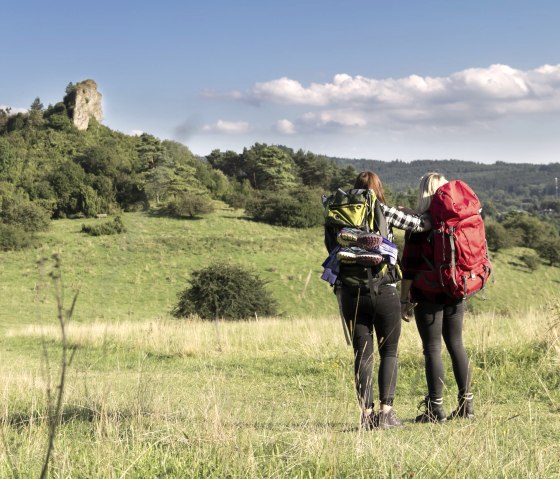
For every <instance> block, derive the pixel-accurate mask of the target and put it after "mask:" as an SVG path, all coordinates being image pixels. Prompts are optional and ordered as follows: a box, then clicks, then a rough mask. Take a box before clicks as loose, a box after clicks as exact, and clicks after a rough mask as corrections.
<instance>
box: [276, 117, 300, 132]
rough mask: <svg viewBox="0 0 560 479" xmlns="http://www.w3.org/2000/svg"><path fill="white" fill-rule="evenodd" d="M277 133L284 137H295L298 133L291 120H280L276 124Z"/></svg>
mask: <svg viewBox="0 0 560 479" xmlns="http://www.w3.org/2000/svg"><path fill="white" fill-rule="evenodd" d="M276 131H277V132H278V133H282V134H283V135H293V134H294V133H295V132H296V127H295V125H294V124H293V123H292V122H291V121H290V120H286V119H284V120H278V121H277V122H276Z"/></svg>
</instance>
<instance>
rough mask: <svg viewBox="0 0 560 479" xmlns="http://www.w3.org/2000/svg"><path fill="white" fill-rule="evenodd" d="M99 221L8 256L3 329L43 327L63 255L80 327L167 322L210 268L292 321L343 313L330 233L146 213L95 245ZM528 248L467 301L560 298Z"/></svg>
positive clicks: (229, 216)
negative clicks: (49, 260) (230, 270)
mask: <svg viewBox="0 0 560 479" xmlns="http://www.w3.org/2000/svg"><path fill="white" fill-rule="evenodd" d="M97 221H99V220H94V219H91V220H85V221H84V220H60V221H56V222H53V227H52V229H51V231H49V232H48V233H45V234H43V236H42V237H41V241H42V246H41V247H40V248H38V249H35V250H31V251H19V252H8V253H2V255H1V256H2V261H0V275H1V277H2V281H1V283H0V328H2V327H5V326H7V325H11V324H18V323H21V322H23V323H28V322H32V321H36V320H37V318H38V317H40V316H43V315H44V314H48V313H49V311H51V310H50V309H49V308H51V307H52V301H53V300H52V297H51V296H50V295H48V294H43V297H44V302H43V303H41V302H38V301H37V298H36V296H37V294H36V286H37V284H38V281H39V276H38V272H37V267H36V261H37V260H38V259H39V258H41V257H44V256H47V257H48V256H50V255H52V254H53V253H58V254H60V256H61V258H62V264H63V274H64V283H65V286H66V291H67V294H68V295H70V294H71V293H73V292H75V291H78V290H79V295H80V299H79V301H80V307H79V309H78V311H77V313H76V318H75V320H76V321H79V322H81V321H85V322H89V321H94V320H110V321H124V320H138V321H140V320H146V319H155V318H166V317H169V311H170V310H171V308H172V307H173V306H174V305H175V303H176V301H177V294H178V293H179V292H180V291H181V290H183V289H184V288H185V287H187V280H188V279H189V278H190V274H191V272H192V271H194V270H197V269H200V268H203V267H205V266H208V265H209V264H211V263H214V262H216V263H218V264H219V263H225V262H229V263H233V264H236V265H240V266H242V267H246V268H249V269H252V270H253V271H255V272H257V273H258V274H259V276H261V277H262V278H263V280H265V281H267V282H268V284H267V288H269V289H270V291H271V292H272V294H273V295H274V297H275V298H276V299H277V300H278V303H279V307H280V314H281V315H282V316H284V317H298V316H300V315H302V314H303V315H311V316H316V317H323V316H325V315H330V314H336V301H335V300H334V296H333V294H332V291H331V289H330V287H329V286H328V284H327V283H326V282H325V281H322V280H321V279H320V275H321V273H322V268H321V263H322V262H323V260H324V259H325V256H326V254H325V249H324V246H323V236H322V230H321V229H320V228H312V229H308V230H299V229H289V228H281V227H275V226H269V225H265V224H259V223H254V222H251V221H248V220H245V219H243V218H242V215H241V213H240V212H239V211H233V210H230V209H220V210H218V211H217V212H216V213H214V214H212V215H209V216H208V217H207V218H205V219H202V220H192V221H185V220H174V219H167V218H160V217H152V216H148V215H145V214H142V213H131V214H125V215H123V221H124V223H125V226H126V227H127V232H126V233H125V234H122V235H114V236H100V237H90V236H87V235H85V234H83V233H81V232H80V230H81V227H82V224H84V223H85V224H86V225H93V224H95V223H96V222H97ZM524 253H525V251H524V250H523V249H521V248H518V249H513V250H507V251H505V252H500V253H497V254H496V255H495V257H494V258H493V265H494V274H493V278H492V282H491V283H490V284H489V285H488V287H487V288H486V289H485V290H484V291H483V292H482V293H479V294H478V295H477V296H475V297H474V298H472V299H471V300H469V303H468V305H469V308H470V310H471V311H473V312H486V311H487V312H491V311H495V312H497V313H498V314H502V315H508V314H510V313H512V312H519V311H523V310H527V309H528V308H530V307H531V306H533V305H548V304H550V303H551V301H553V300H554V299H555V298H556V297H557V296H558V293H557V291H558V285H559V284H560V268H551V267H547V266H545V265H544V264H541V265H540V266H539V268H538V269H537V271H536V272H531V271H529V270H528V269H527V268H526V267H524V266H523V265H522V262H521V260H520V258H521V257H522V255H523V254H524Z"/></svg>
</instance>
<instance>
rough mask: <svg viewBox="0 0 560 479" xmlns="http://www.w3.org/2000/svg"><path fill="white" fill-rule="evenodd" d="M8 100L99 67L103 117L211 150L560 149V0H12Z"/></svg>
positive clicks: (4, 56) (50, 92) (29, 96)
mask: <svg viewBox="0 0 560 479" xmlns="http://www.w3.org/2000/svg"><path fill="white" fill-rule="evenodd" d="M0 11H1V12H2V14H1V18H2V37H3V44H4V47H3V48H2V52H1V53H0V59H1V65H2V69H1V71H2V73H1V74H0V107H6V106H10V107H12V108H13V111H18V109H25V108H28V107H29V105H30V104H31V102H32V101H33V100H34V98H35V97H37V96H38V97H40V98H41V100H42V102H43V103H44V104H45V105H47V104H49V103H52V104H54V103H56V102H57V101H60V100H61V99H62V97H63V95H64V90H65V88H66V85H67V84H68V83H69V82H74V83H76V82H78V81H81V80H85V79H88V78H91V79H94V80H95V81H96V82H97V84H98V88H99V91H100V92H101V93H102V95H103V109H104V121H103V123H104V124H105V125H107V126H108V127H110V128H112V129H116V130H119V131H122V132H124V133H128V134H132V133H137V132H148V133H151V134H154V135H156V136H158V137H160V138H162V139H164V138H165V139H173V140H177V141H180V142H182V143H184V144H185V145H187V146H188V147H189V148H190V149H191V150H192V151H193V152H194V153H196V154H200V155H206V154H208V153H210V151H212V150H213V149H216V148H218V149H221V150H223V151H225V150H228V149H231V150H234V151H241V150H242V149H243V147H245V146H247V147H250V146H251V145H252V144H254V143H255V142H261V143H268V144H282V145H286V146H289V147H291V148H294V149H299V148H302V149H304V150H307V151H312V152H314V153H323V154H327V155H332V156H341V157H352V158H372V159H381V160H386V161H390V160H394V159H396V158H399V159H402V160H405V161H409V160H414V159H423V158H430V159H447V158H456V159H461V160H468V161H477V162H483V163H493V162H495V161H506V162H527V163H551V162H558V161H560V131H559V130H560V121H559V120H560V58H559V57H560V49H559V48H558V47H559V46H560V28H558V25H559V24H560V2H557V1H552V0H549V1H538V0H535V1H533V2H529V1H517V0H512V1H505V0H486V1H482V0H469V1H468V2H459V1H451V0H448V1H444V0H439V1H436V0H417V1H405V0H402V1H400V0H395V1H392V2H389V1H386V0H385V1H376V0H370V1H353V0H346V1H342V0H340V1H332V0H322V1H316V0H312V1H311V0H310V1H306V0H300V1H295V0H282V1H265V0H259V1H257V0H236V1H233V0H232V1H225V0H221V1H219V0H204V1H196V2H195V1H189V0H183V1H169V0H168V1H166V0H161V1H159V2H147V1H141V0H137V1H134V2H132V1H129V0H124V1H115V0H113V1H111V2H110V1H106V0H100V1H97V2H75V1H72V2H69V1H57V0H52V1H49V2H45V1H27V0H19V1H18V2H10V3H6V2H5V3H4V5H3V6H2V7H1V10H0Z"/></svg>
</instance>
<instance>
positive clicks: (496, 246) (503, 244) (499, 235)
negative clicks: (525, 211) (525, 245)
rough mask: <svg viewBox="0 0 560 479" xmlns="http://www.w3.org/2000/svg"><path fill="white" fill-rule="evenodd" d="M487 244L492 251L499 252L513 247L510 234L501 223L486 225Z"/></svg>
mask: <svg viewBox="0 0 560 479" xmlns="http://www.w3.org/2000/svg"><path fill="white" fill-rule="evenodd" d="M486 242H487V243H488V249H489V250H490V251H499V250H501V249H504V248H508V247H509V246H512V241H511V238H510V234H509V232H508V231H507V230H506V229H505V228H504V227H503V226H502V225H501V224H500V223H495V222H488V223H486Z"/></svg>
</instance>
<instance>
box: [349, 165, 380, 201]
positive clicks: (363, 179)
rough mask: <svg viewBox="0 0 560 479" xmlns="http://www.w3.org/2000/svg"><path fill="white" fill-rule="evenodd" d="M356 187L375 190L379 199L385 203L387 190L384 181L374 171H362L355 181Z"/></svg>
mask: <svg viewBox="0 0 560 479" xmlns="http://www.w3.org/2000/svg"><path fill="white" fill-rule="evenodd" d="M354 188H356V189H358V190H373V192H374V193H375V196H377V199H378V200H379V201H381V203H385V190H384V189H383V183H381V180H380V179H379V176H377V175H376V174H375V173H374V172H373V171H362V172H361V173H360V174H359V175H358V177H357V178H356V181H355V183H354Z"/></svg>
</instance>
